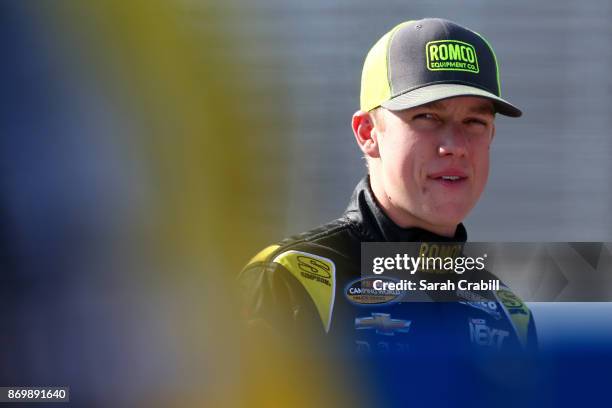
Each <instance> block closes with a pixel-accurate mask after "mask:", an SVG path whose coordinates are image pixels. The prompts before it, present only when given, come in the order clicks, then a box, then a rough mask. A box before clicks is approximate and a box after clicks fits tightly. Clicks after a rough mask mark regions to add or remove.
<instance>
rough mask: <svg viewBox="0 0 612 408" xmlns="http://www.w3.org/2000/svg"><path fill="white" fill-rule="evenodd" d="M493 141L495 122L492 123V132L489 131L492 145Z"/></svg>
mask: <svg viewBox="0 0 612 408" xmlns="http://www.w3.org/2000/svg"><path fill="white" fill-rule="evenodd" d="M493 139H495V122H494V123H493V130H491V143H493Z"/></svg>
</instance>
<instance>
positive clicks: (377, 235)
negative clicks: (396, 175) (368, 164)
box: [344, 176, 467, 242]
mask: <svg viewBox="0 0 612 408" xmlns="http://www.w3.org/2000/svg"><path fill="white" fill-rule="evenodd" d="M344 215H345V217H347V218H348V219H349V220H350V221H351V223H352V224H353V226H354V227H355V228H356V229H357V230H358V231H359V233H360V234H361V235H362V236H363V237H364V238H365V239H366V240H369V241H387V242H402V241H403V242H409V241H412V242H465V241H466V240H467V231H466V230H465V227H464V226H463V224H462V223H460V224H459V225H457V230H456V231H455V236H453V237H444V236H441V235H438V234H434V233H433V232H430V231H427V230H424V229H421V228H416V227H412V228H402V227H399V226H398V225H397V224H395V223H394V222H393V221H391V219H390V218H389V217H387V215H386V214H385V213H384V211H383V210H382V209H381V208H380V206H379V205H378V202H377V201H376V198H375V197H374V193H373V192H372V189H371V187H370V177H369V176H365V177H364V178H363V179H361V181H360V182H359V184H357V187H355V191H354V192H353V196H352V197H351V201H350V202H349V205H348V207H347V209H346V211H345V213H344Z"/></svg>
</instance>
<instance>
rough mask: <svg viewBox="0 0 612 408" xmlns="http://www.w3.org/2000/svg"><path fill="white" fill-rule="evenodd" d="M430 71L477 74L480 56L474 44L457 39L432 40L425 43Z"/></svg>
mask: <svg viewBox="0 0 612 408" xmlns="http://www.w3.org/2000/svg"><path fill="white" fill-rule="evenodd" d="M425 50H426V54H427V69H428V70H430V71H465V72H472V73H474V74H477V73H478V72H480V69H479V68H478V57H477V55H476V49H475V48H474V46H473V45H472V44H468V43H466V42H463V41H457V40H439V41H430V42H428V43H427V44H426V45H425Z"/></svg>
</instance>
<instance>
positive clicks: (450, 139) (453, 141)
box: [438, 124, 469, 157]
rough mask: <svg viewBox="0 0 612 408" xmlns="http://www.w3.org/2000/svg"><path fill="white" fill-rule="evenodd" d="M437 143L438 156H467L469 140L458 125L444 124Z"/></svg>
mask: <svg viewBox="0 0 612 408" xmlns="http://www.w3.org/2000/svg"><path fill="white" fill-rule="evenodd" d="M439 143H440V144H439V145H438V154H439V155H440V156H448V155H454V156H458V157H462V156H467V152H468V144H469V141H468V138H467V136H466V135H465V133H464V132H463V130H462V129H461V128H460V127H459V126H456V125H450V124H449V125H448V126H446V129H444V132H443V133H442V135H441V136H440V142H439Z"/></svg>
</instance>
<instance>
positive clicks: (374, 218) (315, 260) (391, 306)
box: [239, 177, 537, 352]
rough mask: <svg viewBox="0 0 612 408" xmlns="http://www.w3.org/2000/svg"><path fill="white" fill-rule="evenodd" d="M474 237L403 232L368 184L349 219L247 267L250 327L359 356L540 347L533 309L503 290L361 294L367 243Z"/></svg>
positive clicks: (287, 243) (360, 188)
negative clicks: (417, 297)
mask: <svg viewBox="0 0 612 408" xmlns="http://www.w3.org/2000/svg"><path fill="white" fill-rule="evenodd" d="M466 239H467V233H466V230H465V228H464V226H463V225H462V224H459V225H458V227H457V230H456V233H455V236H454V237H452V238H447V237H442V236H439V235H436V234H433V233H431V232H428V231H425V230H423V229H419V228H400V227H398V226H397V225H396V224H394V223H393V222H392V221H391V220H390V219H389V218H388V217H387V216H386V215H385V214H384V213H383V211H382V210H381V209H380V207H379V206H378V204H377V203H376V200H375V198H374V196H373V193H372V191H371V188H370V186H369V179H368V177H365V178H364V179H363V180H362V181H361V182H360V183H359V184H358V185H357V187H356V189H355V191H354V193H353V196H352V198H351V201H350V204H349V206H348V208H347V210H346V212H345V213H344V214H343V215H342V216H341V217H340V218H338V219H336V220H334V221H332V222H330V223H328V224H325V225H323V226H321V227H319V228H316V229H314V230H311V231H308V232H305V233H302V234H300V235H297V236H294V237H291V238H288V239H285V240H283V241H282V242H280V243H279V244H277V245H272V246H270V247H268V248H266V249H264V250H263V251H261V252H260V253H259V254H258V255H256V256H255V257H254V258H253V259H252V260H251V261H250V262H249V263H248V264H247V266H246V267H245V268H244V270H243V271H242V273H241V275H240V278H239V281H240V286H241V289H242V290H243V293H244V295H245V296H244V301H245V305H244V310H243V312H244V313H245V314H246V318H247V319H248V321H249V323H250V324H251V326H260V327H262V326H263V327H266V328H270V327H271V328H273V329H274V330H279V331H281V332H282V333H285V334H296V335H298V336H299V335H300V333H304V332H305V331H309V332H313V331H314V332H316V333H318V334H320V335H321V336H324V337H326V338H330V337H331V338H333V339H334V341H335V342H336V344H337V345H339V346H340V347H341V348H342V349H344V350H348V349H352V350H356V351H358V352H387V351H391V352H395V351H397V352H406V351H407V352H414V351H417V352H418V351H427V350H435V349H436V348H437V347H446V348H448V346H449V344H453V347H459V348H467V349H469V350H501V349H524V348H535V345H536V342H537V340H536V333H535V326H534V322H533V318H532V315H531V312H530V311H529V310H528V309H527V307H526V306H525V305H524V304H523V302H522V301H521V300H520V299H519V298H518V297H517V296H516V295H514V294H513V293H512V292H511V291H510V289H509V288H507V287H506V286H504V285H502V286H501V288H500V289H499V290H498V291H496V293H492V294H491V296H492V298H493V299H494V300H493V301H490V300H488V301H474V299H458V301H455V302H422V303H414V302H401V301H399V302H398V301H389V302H385V301H384V298H382V301H381V298H380V297H378V298H376V297H375V301H374V302H372V301H371V299H369V300H368V297H367V296H359V295H355V294H354V293H355V292H354V288H359V287H360V286H361V285H362V283H361V282H360V280H361V279H362V276H361V273H360V251H361V243H362V242H381V241H382V242H398V241H402V242H406V241H413V242H429V243H431V242H438V243H440V245H445V243H447V244H448V245H454V244H456V243H457V242H460V243H462V242H465V241H466ZM487 273H489V272H487ZM352 288H353V289H352ZM351 292H352V293H351Z"/></svg>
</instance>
